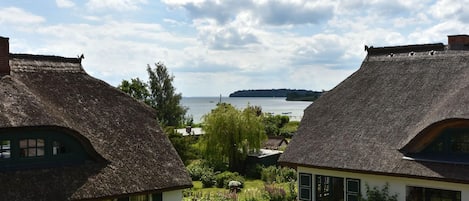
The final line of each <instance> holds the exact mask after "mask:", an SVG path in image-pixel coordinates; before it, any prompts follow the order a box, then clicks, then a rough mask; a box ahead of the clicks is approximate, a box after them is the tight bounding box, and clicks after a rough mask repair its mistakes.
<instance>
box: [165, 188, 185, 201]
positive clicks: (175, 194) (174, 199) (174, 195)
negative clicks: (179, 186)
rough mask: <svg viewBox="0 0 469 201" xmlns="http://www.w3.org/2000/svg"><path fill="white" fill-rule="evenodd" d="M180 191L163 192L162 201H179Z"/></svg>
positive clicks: (180, 197) (180, 198)
mask: <svg viewBox="0 0 469 201" xmlns="http://www.w3.org/2000/svg"><path fill="white" fill-rule="evenodd" d="M181 200H182V190H175V191H166V192H163V201H181Z"/></svg>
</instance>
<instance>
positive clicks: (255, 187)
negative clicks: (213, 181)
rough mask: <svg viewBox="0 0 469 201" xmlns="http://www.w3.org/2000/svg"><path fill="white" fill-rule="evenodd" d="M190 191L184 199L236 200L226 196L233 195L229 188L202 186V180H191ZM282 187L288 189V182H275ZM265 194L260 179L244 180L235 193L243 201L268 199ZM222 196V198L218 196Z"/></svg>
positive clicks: (205, 200) (188, 200)
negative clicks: (238, 190) (189, 194)
mask: <svg viewBox="0 0 469 201" xmlns="http://www.w3.org/2000/svg"><path fill="white" fill-rule="evenodd" d="M192 185H194V186H193V187H192V189H191V190H190V191H191V195H192V196H186V197H184V201H191V200H193V199H192V198H193V197H196V198H198V199H197V201H208V200H217V201H218V200H236V199H229V198H226V197H230V196H231V197H232V196H234V195H230V193H229V189H225V188H216V187H211V188H203V187H202V182H200V181H193V182H192ZM277 185H279V186H281V187H283V188H284V189H285V190H287V189H288V183H281V184H277ZM264 194H265V190H264V182H263V181H262V180H259V179H256V180H246V181H245V183H244V188H242V190H241V192H239V193H238V194H237V200H238V201H244V200H247V199H248V198H256V199H255V200H256V201H268V198H266V197H264V196H263V195H264ZM220 197H222V198H220Z"/></svg>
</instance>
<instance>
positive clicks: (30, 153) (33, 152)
mask: <svg viewBox="0 0 469 201" xmlns="http://www.w3.org/2000/svg"><path fill="white" fill-rule="evenodd" d="M26 156H30V157H32V156H36V148H28V154H27V155H26Z"/></svg>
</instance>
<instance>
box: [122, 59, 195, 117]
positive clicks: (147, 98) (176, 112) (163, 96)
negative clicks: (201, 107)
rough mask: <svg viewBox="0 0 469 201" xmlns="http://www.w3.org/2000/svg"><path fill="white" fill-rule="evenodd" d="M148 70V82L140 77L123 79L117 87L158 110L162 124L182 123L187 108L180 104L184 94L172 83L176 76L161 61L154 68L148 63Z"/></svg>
mask: <svg viewBox="0 0 469 201" xmlns="http://www.w3.org/2000/svg"><path fill="white" fill-rule="evenodd" d="M147 72H148V83H144V82H142V81H141V80H140V79H138V78H136V79H131V80H130V82H129V81H127V80H123V81H122V83H121V84H120V85H119V86H117V88H119V89H120V90H122V91H123V92H125V93H127V94H129V95H130V96H132V97H134V98H135V99H137V100H140V101H143V102H144V103H146V104H148V105H149V106H151V107H152V108H153V109H155V110H156V111H158V113H157V117H158V120H159V121H160V123H161V124H162V125H164V126H178V125H179V124H182V123H183V121H184V115H185V114H186V112H187V108H184V107H182V106H181V105H180V101H181V98H182V96H181V94H180V93H176V89H175V88H174V86H173V84H172V82H173V80H174V76H173V75H169V73H168V70H167V68H166V66H165V65H164V64H163V63H161V62H158V63H156V64H155V68H154V69H152V68H151V67H150V65H148V66H147Z"/></svg>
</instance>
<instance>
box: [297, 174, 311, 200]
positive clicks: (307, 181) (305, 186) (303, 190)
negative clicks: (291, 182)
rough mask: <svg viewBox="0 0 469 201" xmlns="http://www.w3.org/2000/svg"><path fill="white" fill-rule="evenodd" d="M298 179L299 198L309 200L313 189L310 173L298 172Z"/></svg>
mask: <svg viewBox="0 0 469 201" xmlns="http://www.w3.org/2000/svg"><path fill="white" fill-rule="evenodd" d="M299 176H300V179H299V180H298V184H299V185H298V187H299V188H298V189H299V200H304V201H310V200H311V199H312V196H311V193H312V191H313V186H312V181H311V177H312V175H311V174H306V173H300V175H299Z"/></svg>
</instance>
